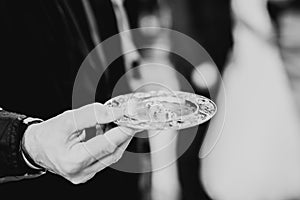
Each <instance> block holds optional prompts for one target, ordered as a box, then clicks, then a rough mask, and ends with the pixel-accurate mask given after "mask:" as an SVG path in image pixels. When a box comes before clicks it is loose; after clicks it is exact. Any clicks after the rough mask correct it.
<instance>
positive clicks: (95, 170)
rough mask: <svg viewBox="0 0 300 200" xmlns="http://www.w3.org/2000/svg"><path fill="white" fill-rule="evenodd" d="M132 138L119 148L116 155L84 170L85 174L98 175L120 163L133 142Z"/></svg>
mask: <svg viewBox="0 0 300 200" xmlns="http://www.w3.org/2000/svg"><path fill="white" fill-rule="evenodd" d="M132 138H133V137H131V138H130V139H128V140H127V141H126V142H124V143H123V144H122V145H121V146H119V147H118V148H117V149H116V151H115V152H114V153H112V154H110V155H108V156H106V157H104V158H102V159H100V160H98V161H96V162H95V163H93V164H92V165H91V166H89V167H87V168H86V169H84V170H83V172H84V173H87V174H90V173H98V172H99V171H101V170H103V169H105V168H106V167H108V166H110V165H112V164H114V163H116V162H117V161H119V160H120V159H121V157H122V156H123V154H124V152H125V150H126V149H127V147H128V145H129V143H130V142H131V139H132Z"/></svg>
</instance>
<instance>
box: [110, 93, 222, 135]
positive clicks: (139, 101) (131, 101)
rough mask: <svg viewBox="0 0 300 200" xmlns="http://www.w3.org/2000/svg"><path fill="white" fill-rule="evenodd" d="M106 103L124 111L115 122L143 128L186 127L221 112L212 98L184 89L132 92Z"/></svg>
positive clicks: (200, 122)
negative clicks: (218, 111) (182, 90)
mask: <svg viewBox="0 0 300 200" xmlns="http://www.w3.org/2000/svg"><path fill="white" fill-rule="evenodd" d="M105 105H106V106H109V107H117V108H121V109H122V110H123V112H124V115H123V117H121V118H120V119H118V120H116V121H114V123H116V124H117V125H120V126H126V127H130V128H134V129H139V130H141V129H142V130H166V129H175V130H180V129H185V128H189V127H193V126H196V125H199V124H202V123H204V122H206V121H208V120H210V119H211V118H212V117H213V116H214V115H215V114H216V112H217V106H216V104H215V103H214V102H213V101H212V100H210V99H208V98H206V97H204V96H200V95H196V94H193V93H188V92H181V91H175V92H169V91H151V92H137V93H130V94H125V95H120V96H117V97H114V98H112V99H110V100H109V101H107V102H106V103H105Z"/></svg>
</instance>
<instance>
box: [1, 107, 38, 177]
mask: <svg viewBox="0 0 300 200" xmlns="http://www.w3.org/2000/svg"><path fill="white" fill-rule="evenodd" d="M25 118H26V116H25V115H20V114H16V113H11V112H7V111H4V110H0V183H3V182H7V181H14V180H21V179H24V178H30V177H36V176H38V175H40V174H41V173H40V172H38V171H37V170H35V169H32V168H30V167H29V166H28V165H27V164H26V162H25V160H24V158H23V155H22V148H21V141H22V137H23V134H24V132H25V130H26V128H27V127H28V125H26V124H25V123H23V120H24V119H25Z"/></svg>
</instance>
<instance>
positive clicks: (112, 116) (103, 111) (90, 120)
mask: <svg viewBox="0 0 300 200" xmlns="http://www.w3.org/2000/svg"><path fill="white" fill-rule="evenodd" d="M122 116H123V111H122V109H120V108H111V107H107V106H104V105H103V104H100V103H93V104H89V105H86V106H83V107H81V108H78V109H74V110H70V111H67V112H65V113H64V114H63V117H65V119H66V120H67V121H69V122H70V123H67V126H68V127H67V130H68V132H69V133H73V132H75V131H79V130H83V129H85V128H90V127H93V126H96V124H105V123H109V122H112V121H114V120H116V119H119V118H120V117H122Z"/></svg>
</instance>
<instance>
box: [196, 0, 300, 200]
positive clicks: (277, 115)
mask: <svg viewBox="0 0 300 200" xmlns="http://www.w3.org/2000/svg"><path fill="white" fill-rule="evenodd" d="M232 9H233V13H234V17H235V22H236V23H235V27H234V30H233V33H234V48H233V53H232V58H231V59H230V62H229V63H228V67H227V68H226V70H225V72H224V75H223V81H224V86H225V92H224V91H223V90H220V94H219V96H218V100H217V105H218V108H219V110H218V114H217V115H216V116H215V117H214V118H213V120H212V121H211V124H210V127H209V130H208V132H207V135H206V138H205V141H204V144H203V148H202V149H201V152H200V154H201V155H206V156H205V157H204V158H202V160H201V161H202V168H201V177H200V178H201V181H202V182H203V184H204V186H205V189H206V191H207V192H208V194H209V195H210V196H211V197H212V198H213V199H214V200H291V199H300V121H299V113H298V112H297V109H296V104H295V102H294V99H293V96H292V93H291V89H290V87H289V84H288V79H287V76H286V73H285V70H284V65H283V62H282V60H281V58H280V55H279V50H278V48H277V46H276V44H275V40H274V38H275V37H274V36H273V33H274V32H273V27H272V24H271V21H270V19H269V16H268V12H267V9H266V1H264V0H233V1H232ZM224 99H225V101H224ZM224 102H226V104H225V103H224ZM224 113H225V116H226V118H225V121H224V127H223V130H222V132H221V137H220V138H219V140H218V143H217V144H216V145H215V147H214V148H213V150H212V151H209V150H210V147H212V145H213V144H214V142H215V139H216V138H217V137H215V136H216V135H218V133H217V131H219V129H217V128H214V127H219V126H218V124H219V123H223V118H222V117H223V116H224Z"/></svg>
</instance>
